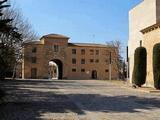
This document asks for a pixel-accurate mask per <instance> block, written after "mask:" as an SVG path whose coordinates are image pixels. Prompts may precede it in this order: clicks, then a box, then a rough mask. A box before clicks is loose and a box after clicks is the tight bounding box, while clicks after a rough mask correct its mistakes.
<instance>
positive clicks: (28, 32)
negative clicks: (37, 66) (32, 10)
mask: <svg viewBox="0 0 160 120" xmlns="http://www.w3.org/2000/svg"><path fill="white" fill-rule="evenodd" d="M1 19H12V21H10V25H11V26H13V28H14V29H16V31H17V33H19V34H20V35H21V41H19V42H16V39H15V38H13V36H11V35H8V34H0V42H1V43H5V44H7V46H8V47H10V48H14V58H15V61H14V60H12V66H13V67H12V69H13V77H14V76H15V72H16V68H17V65H18V64H19V62H20V60H21V59H22V47H23V46H22V45H23V44H22V43H23V42H24V41H26V40H28V41H32V40H36V39H38V35H37V33H36V32H35V31H34V30H33V28H32V26H31V24H29V22H28V20H27V19H25V17H24V16H23V14H22V13H21V11H20V9H18V8H16V7H10V8H7V9H5V10H3V16H2V17H1ZM15 36H16V34H15ZM13 61H14V62H13Z"/></svg>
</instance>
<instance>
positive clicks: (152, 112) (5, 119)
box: [0, 80, 160, 120]
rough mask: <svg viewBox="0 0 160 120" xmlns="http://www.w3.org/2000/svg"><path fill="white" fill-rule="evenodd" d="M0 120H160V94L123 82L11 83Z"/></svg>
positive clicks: (4, 84)
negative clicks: (143, 90)
mask: <svg viewBox="0 0 160 120" xmlns="http://www.w3.org/2000/svg"><path fill="white" fill-rule="evenodd" d="M0 84H1V86H2V87H3V89H5V90H6V91H7V96H6V98H5V99H6V100H5V103H2V104H0V120H135V119H136V120H160V94H159V93H158V94H155V93H145V92H140V91H137V90H135V89H132V88H130V87H128V86H127V85H126V84H124V83H122V82H111V81H99V80H13V81H11V80H8V81H1V82H0Z"/></svg>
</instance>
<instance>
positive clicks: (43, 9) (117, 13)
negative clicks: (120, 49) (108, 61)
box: [11, 0, 142, 47]
mask: <svg viewBox="0 0 160 120" xmlns="http://www.w3.org/2000/svg"><path fill="white" fill-rule="evenodd" d="M11 1H15V3H16V6H18V7H19V8H20V9H21V10H22V13H23V14H24V16H25V17H26V18H27V19H28V20H29V22H30V23H31V24H32V25H33V28H34V29H35V30H36V31H37V33H38V34H39V35H40V36H42V35H45V34H49V33H58V34H64V35H66V36H69V37H70V38H71V39H70V42H87V43H88V42H95V43H102V44H105V42H106V41H111V40H120V41H121V42H122V43H123V46H124V47H125V46H127V41H128V11H129V10H130V9H131V8H132V7H134V6H135V5H136V4H138V3H139V2H140V1H142V0H11Z"/></svg>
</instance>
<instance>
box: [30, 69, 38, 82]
mask: <svg viewBox="0 0 160 120" xmlns="http://www.w3.org/2000/svg"><path fill="white" fill-rule="evenodd" d="M31 78H33V79H35V78H37V68H31Z"/></svg>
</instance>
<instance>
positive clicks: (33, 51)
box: [22, 34, 118, 79]
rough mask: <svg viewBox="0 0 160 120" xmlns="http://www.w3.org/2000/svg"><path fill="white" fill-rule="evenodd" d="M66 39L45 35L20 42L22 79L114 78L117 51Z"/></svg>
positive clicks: (116, 70) (116, 72)
mask: <svg viewBox="0 0 160 120" xmlns="http://www.w3.org/2000/svg"><path fill="white" fill-rule="evenodd" d="M68 40H69V37H66V36H63V35H59V34H49V35H45V36H43V37H42V38H41V39H40V40H39V41H31V42H26V43H24V48H23V53H24V54H23V64H22V78H35V79H44V78H52V79H109V77H110V76H111V78H112V79H118V66H117V63H118V61H117V60H118V59H117V58H118V52H117V48H115V47H109V46H106V45H101V44H87V43H69V42H68ZM110 61H111V64H110ZM110 66H111V67H110Z"/></svg>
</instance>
